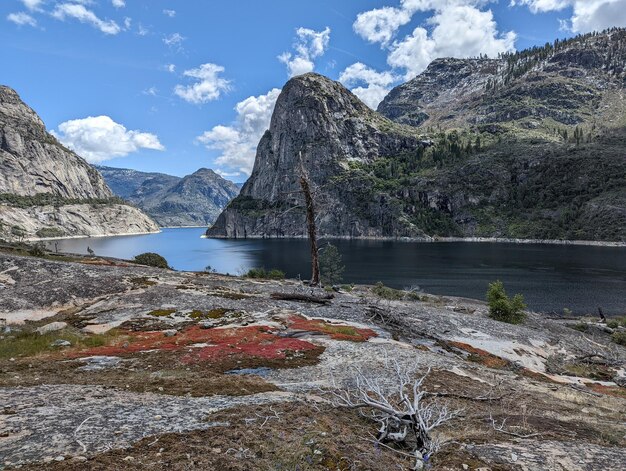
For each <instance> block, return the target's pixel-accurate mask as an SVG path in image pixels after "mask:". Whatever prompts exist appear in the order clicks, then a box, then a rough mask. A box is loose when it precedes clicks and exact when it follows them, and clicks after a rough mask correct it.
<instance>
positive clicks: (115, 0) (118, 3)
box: [111, 0, 126, 8]
mask: <svg viewBox="0 0 626 471" xmlns="http://www.w3.org/2000/svg"><path fill="white" fill-rule="evenodd" d="M111 3H112V4H113V6H114V7H115V8H124V7H125V6H126V1H125V0H111Z"/></svg>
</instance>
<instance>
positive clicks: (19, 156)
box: [0, 86, 158, 238]
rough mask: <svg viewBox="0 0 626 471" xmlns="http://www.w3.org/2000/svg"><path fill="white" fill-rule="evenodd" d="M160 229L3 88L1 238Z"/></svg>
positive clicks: (0, 90) (0, 112) (0, 105)
mask: <svg viewBox="0 0 626 471" xmlns="http://www.w3.org/2000/svg"><path fill="white" fill-rule="evenodd" d="M121 216H123V219H120V218H121ZM157 230H158V227H157V226H156V225H155V223H154V221H152V220H151V219H150V218H149V217H148V216H146V215H145V214H143V213H142V212H141V211H139V210H138V209H137V208H134V207H132V206H128V205H124V204H122V201H119V200H116V199H115V198H114V197H113V193H112V192H111V190H110V188H109V187H108V186H107V185H106V183H105V181H104V179H103V178H102V176H101V175H100V174H99V173H98V171H97V170H95V169H94V168H93V167H92V166H91V165H89V164H88V163H87V162H86V161H85V160H83V159H82V158H81V157H79V156H78V155H76V154H75V153H74V152H72V151H71V150H69V149H67V148H65V147H64V146H63V145H62V144H61V143H60V142H59V141H58V140H57V139H56V138H55V137H54V136H53V135H52V134H50V133H48V132H47V131H46V127H45V125H44V123H43V122H42V120H41V119H40V118H39V116H37V114H36V113H35V112H34V111H33V110H32V109H31V108H30V107H29V106H28V105H26V104H25V103H24V102H23V101H22V100H21V99H20V97H19V95H18V94H17V93H16V92H15V91H14V90H12V89H11V88H9V87H5V86H0V238H13V237H19V238H24V237H26V238H36V237H40V236H42V234H49V235H51V234H54V235H57V236H60V235H66V236H67V235H72V236H74V235H109V234H120V233H141V232H154V231H157Z"/></svg>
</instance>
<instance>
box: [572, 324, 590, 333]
mask: <svg viewBox="0 0 626 471" xmlns="http://www.w3.org/2000/svg"><path fill="white" fill-rule="evenodd" d="M588 328H589V326H588V325H587V324H586V323H585V322H579V323H578V324H576V325H574V326H572V329H574V330H577V331H578V332H587V329H588Z"/></svg>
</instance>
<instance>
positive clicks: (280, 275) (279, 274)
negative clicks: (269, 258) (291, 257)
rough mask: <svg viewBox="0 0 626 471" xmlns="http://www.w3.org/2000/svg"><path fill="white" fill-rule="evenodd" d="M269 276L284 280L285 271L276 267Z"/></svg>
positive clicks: (273, 278) (272, 278)
mask: <svg viewBox="0 0 626 471" xmlns="http://www.w3.org/2000/svg"><path fill="white" fill-rule="evenodd" d="M267 277H268V278H269V279H270V280H284V279H285V272H284V271H281V270H277V269H276V268H274V269H273V270H270V271H269V272H268V273H267Z"/></svg>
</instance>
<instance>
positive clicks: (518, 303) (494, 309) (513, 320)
mask: <svg viewBox="0 0 626 471" xmlns="http://www.w3.org/2000/svg"><path fill="white" fill-rule="evenodd" d="M487 302H488V303H489V317H491V318H492V319H495V320H497V321H500V322H507V323H509V324H521V323H522V322H524V320H525V319H526V313H525V312H524V309H526V304H524V297H523V296H522V295H521V294H516V295H515V296H513V298H512V299H511V298H509V297H508V296H507V294H506V291H505V290H504V285H503V284H502V282H501V281H496V282H494V283H490V284H489V289H488V290H487Z"/></svg>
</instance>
